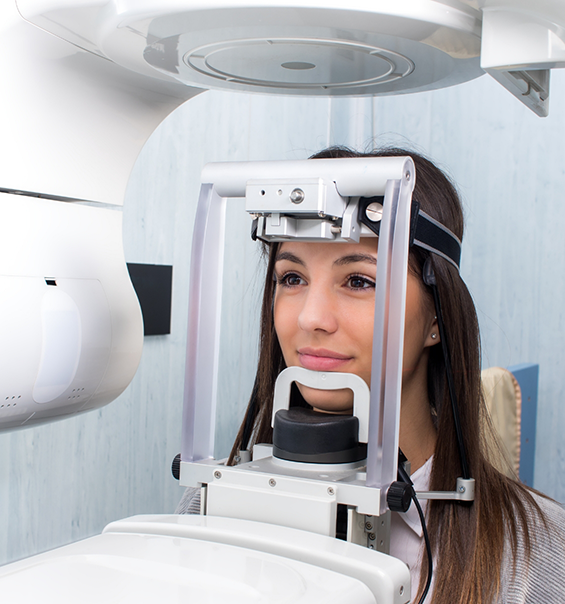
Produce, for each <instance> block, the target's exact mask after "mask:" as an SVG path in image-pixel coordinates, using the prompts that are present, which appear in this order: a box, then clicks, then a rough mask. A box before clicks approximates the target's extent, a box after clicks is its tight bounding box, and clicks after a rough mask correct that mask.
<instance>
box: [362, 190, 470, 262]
mask: <svg viewBox="0 0 565 604" xmlns="http://www.w3.org/2000/svg"><path fill="white" fill-rule="evenodd" d="M375 203H376V204H380V206H381V207H382V205H383V203H384V197H383V196H378V197H360V198H359V214H358V217H357V219H358V221H359V222H360V223H361V224H364V225H365V226H366V227H368V228H369V229H371V231H373V233H375V235H378V234H379V232H380V228H381V222H380V220H379V221H372V220H371V219H370V218H369V216H368V215H367V207H368V206H370V205H371V204H375ZM412 245H417V246H418V247H421V248H424V249H426V250H428V251H430V252H433V253H434V254H438V255H439V256H441V257H442V258H445V260H447V261H448V262H451V264H453V265H454V266H455V268H457V270H459V264H460V262H461V241H459V239H458V237H457V236H456V235H455V234H454V233H452V232H451V231H450V230H449V229H448V228H446V227H444V226H443V224H441V223H440V222H438V221H437V220H435V219H434V218H432V217H431V216H428V214H426V213H425V212H423V211H422V210H420V204H419V203H418V201H416V200H415V199H413V200H412V210H411V220H410V246H412Z"/></svg>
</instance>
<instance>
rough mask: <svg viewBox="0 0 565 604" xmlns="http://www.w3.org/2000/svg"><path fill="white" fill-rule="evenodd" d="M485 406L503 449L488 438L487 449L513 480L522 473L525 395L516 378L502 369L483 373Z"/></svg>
mask: <svg viewBox="0 0 565 604" xmlns="http://www.w3.org/2000/svg"><path fill="white" fill-rule="evenodd" d="M481 380H482V384H483V392H484V395H485V402H486V406H487V410H488V412H489V416H490V420H491V424H492V426H493V428H494V431H495V433H496V435H497V436H498V440H499V446H498V445H497V444H496V443H494V442H492V439H491V438H489V436H488V435H489V430H488V429H487V430H486V431H485V432H486V434H487V448H488V451H489V457H490V458H491V461H492V463H493V465H494V466H495V467H496V468H498V469H499V470H500V471H501V472H503V473H505V474H508V475H509V476H513V477H515V476H518V474H519V471H520V430H521V419H522V418H521V415H522V394H521V391H520V386H519V384H518V382H517V380H516V378H515V377H514V376H513V375H512V373H510V371H508V369H503V368H502V367H489V368H488V369H485V370H483V371H482V372H481Z"/></svg>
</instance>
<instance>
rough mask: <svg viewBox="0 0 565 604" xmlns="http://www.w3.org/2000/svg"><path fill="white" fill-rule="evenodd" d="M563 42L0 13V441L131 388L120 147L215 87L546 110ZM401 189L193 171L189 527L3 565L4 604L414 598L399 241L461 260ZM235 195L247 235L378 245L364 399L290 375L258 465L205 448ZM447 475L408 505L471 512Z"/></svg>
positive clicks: (551, 36)
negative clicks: (495, 89) (479, 93)
mask: <svg viewBox="0 0 565 604" xmlns="http://www.w3.org/2000/svg"><path fill="white" fill-rule="evenodd" d="M564 32H565V8H564V7H563V4H562V2H560V0H536V1H535V2H533V1H531V0H441V1H440V0H438V1H434V0H418V1H413V0H404V1H402V0H398V1H396V2H390V1H385V0H380V1H379V0H371V1H368V0H349V1H348V2H347V3H344V2H343V1H342V0H309V1H306V0H279V1H278V2H277V3H276V4H275V3H273V2H261V1H254V2H250V1H249V0H248V1H247V2H244V1H242V0H223V1H219V0H218V1H214V0H207V1H205V2H204V1H196V0H144V1H140V0H119V1H118V0H85V1H82V0H81V1H77V0H2V2H1V3H0V33H1V35H0V49H1V52H0V73H2V76H3V81H4V82H5V86H4V89H3V97H2V114H1V115H0V121H1V126H2V140H3V145H2V146H1V147H0V225H1V226H0V228H1V229H2V231H1V234H2V236H1V237H0V246H1V251H2V253H1V254H0V309H1V310H2V312H1V313H0V337H1V338H2V343H3V347H2V351H1V352H0V359H1V367H2V376H1V378H0V428H1V429H18V428H25V427H27V426H31V425H34V424H37V423H42V422H46V421H52V420H53V419H60V418H64V417H66V416H70V415H74V414H76V413H80V412H84V411H88V410H89V409H94V408H96V407H100V406H101V405H105V404H107V403H109V402H111V401H112V400H113V399H115V398H116V397H117V396H118V395H119V394H120V393H121V392H122V391H123V390H124V389H125V388H126V387H127V385H128V384H129V382H130V381H131V379H132V378H133V375H134V373H135V370H136V368H137V365H138V363H139V358H140V354H141V345H142V318H141V313H140V310H139V305H138V303H137V300H136V298H135V294H134V291H133V288H132V286H131V283H130V281H129V277H128V274H127V270H126V266H125V262H124V257H123V250H122V242H121V213H120V211H119V209H120V205H121V204H122V202H123V196H124V192H125V187H126V183H127V180H128V177H129V173H130V171H131V168H132V167H133V164H134V162H135V159H136V157H137V154H138V152H139V150H140V149H141V147H142V146H143V144H144V143H145V141H146V139H147V137H148V136H149V135H150V134H151V132H152V131H153V130H154V129H155V128H156V127H157V125H158V124H159V123H160V121H161V120H162V119H163V118H164V117H166V116H167V115H168V114H169V113H170V112H171V111H173V110H174V109H175V108H176V107H177V106H179V105H180V104H181V103H183V102H184V101H186V100H187V99H190V98H191V97H193V96H195V95H197V94H199V93H201V92H203V91H204V90H206V89H209V88H225V89H229V90H234V91H238V90H239V91H246V92H262V93H274V94H301V95H310V96H315V95H330V96H361V95H377V94H401V93H408V92H417V91H422V90H433V89H436V88H441V87H445V86H450V85H454V84H458V83H461V82H464V81H467V80H470V79H472V78H475V77H478V76H480V75H482V74H483V73H485V72H487V73H489V74H490V75H492V76H493V77H494V78H495V79H496V80H497V81H499V82H500V83H501V84H502V85H503V86H505V87H506V88H507V89H508V90H509V91H510V92H512V93H513V94H514V95H515V96H516V97H517V98H518V99H519V100H520V101H522V102H524V103H525V104H526V105H527V106H528V107H530V108H531V109H532V110H533V111H534V112H536V113H537V114H538V115H541V116H543V115H546V114H547V110H548V96H549V73H550V70H551V69H552V68H555V67H563V66H565V33H564ZM414 180H415V173H414V166H413V164H412V161H411V160H410V159H409V158H378V159H376V158H371V159H363V160H358V159H345V160H315V161H314V160H312V161H304V162H273V163H272V162H257V163H246V164H214V165H210V166H208V167H206V168H205V170H204V172H203V175H202V183H203V185H202V190H201V195H200V200H199V204H198V209H197V217H196V224H195V231H194V237H193V253H192V267H191V276H190V278H191V289H190V312H189V334H188V352H187V374H186V387H185V403H184V404H185V408H184V418H183V442H182V453H181V459H180V462H179V470H180V481H181V484H183V485H192V486H199V487H200V488H201V494H202V506H201V507H202V514H201V515H200V516H191V517H188V516H186V517H180V516H147V517H135V518H130V519H126V520H123V521H118V522H115V523H112V524H111V525H109V526H108V527H106V529H105V530H104V532H103V534H101V535H99V536H96V537H93V538H91V539H88V540H85V541H83V542H80V543H76V544H72V545H69V546H66V547H63V548H60V549H57V550H54V551H52V552H48V553H46V554H41V555H39V556H34V557H33V558H30V559H28V560H22V561H20V562H17V563H14V564H10V565H8V566H5V567H4V568H2V569H1V571H0V594H1V595H2V598H3V601H9V602H29V601H31V599H32V598H34V599H35V598H37V595H38V594H40V595H41V599H42V601H57V602H58V603H61V602H71V601H72V602H75V601H77V599H80V601H83V602H100V601H112V599H113V600H115V601H123V602H128V601H132V602H133V601H135V602H136V603H138V602H146V601H147V602H148V601H153V600H155V599H157V598H158V599H159V601H163V600H170V601H173V602H174V601H183V600H184V599H185V598H186V597H192V598H195V599H200V600H203V601H209V602H220V601H221V602H223V601H225V600H226V599H228V598H229V600H230V601H235V602H240V601H241V602H243V601H245V602H249V601H250V600H251V601H257V602H277V601H293V602H305V603H311V602H318V601H322V600H323V601H324V602H325V603H327V602H328V601H331V602H336V603H337V602H350V601H355V602H359V603H365V602H367V603H375V602H376V603H379V604H388V603H392V602H394V603H395V604H406V603H407V602H408V601H409V600H410V577H409V572H408V569H407V568H406V566H405V565H404V564H403V563H402V562H400V561H399V560H396V559H394V558H392V557H390V556H388V555H387V554H386V552H387V551H388V538H389V520H388V518H389V510H390V509H403V508H405V507H406V506H407V505H409V503H410V499H411V498H413V497H415V495H414V493H413V490H411V487H410V486H409V476H408V475H407V472H406V470H405V468H404V467H403V465H402V463H401V464H400V465H399V463H398V422H399V401H400V371H401V363H402V341H403V337H402V336H403V329H404V325H403V317H404V299H405V286H406V285H405V283H406V266H407V257H408V249H409V244H410V243H411V239H413V243H414V244H416V245H422V246H424V247H426V246H427V248H428V249H432V251H434V252H435V253H440V254H442V255H444V256H445V257H446V258H448V259H450V260H451V261H452V262H453V263H454V264H455V265H458V261H459V258H458V246H457V242H454V241H453V237H451V236H450V234H449V233H448V232H447V233H446V232H445V229H443V230H442V228H441V225H438V224H434V221H433V220H430V219H429V217H426V216H425V215H424V214H422V213H421V212H419V211H418V208H417V207H415V209H412V208H413V205H412V199H411V197H412V190H413V186H414ZM232 197H245V198H246V209H247V211H248V212H249V213H250V214H251V215H252V219H253V232H254V236H255V237H257V238H259V239H263V240H267V241H286V240H289V239H299V240H315V241H319V240H323V241H336V244H337V245H339V241H357V240H358V238H359V236H360V235H362V234H364V233H365V234H368V235H371V234H372V235H375V234H376V232H378V235H379V238H380V239H379V270H378V274H377V287H376V304H375V334H374V350H373V367H372V383H371V389H370V391H369V389H368V388H367V386H366V384H365V383H364V382H363V381H362V380H361V379H360V378H359V379H358V378H356V377H355V376H352V375H340V374H335V373H317V372H310V371H306V370H302V369H297V368H290V369H288V370H286V371H285V372H283V373H282V374H281V376H280V377H279V380H278V382H277V388H276V395H275V402H274V411H273V427H274V432H275V435H274V444H273V447H270V446H255V448H254V451H253V458H252V459H245V458H244V459H242V463H240V464H239V465H237V466H234V467H227V466H225V465H223V464H222V462H221V461H216V460H214V459H213V441H214V418H215V397H216V392H215V389H216V386H215V384H216V378H217V372H218V338H219V317H220V313H219V305H220V300H221V286H220V276H221V270H222V266H221V265H222V261H223V260H222V259H223V254H222V250H223V232H224V212H225V206H226V204H227V203H229V199H230V198H232ZM412 219H413V221H414V225H415V228H411V220H412ZM377 225H378V227H377ZM414 225H413V226H414ZM430 233H431V234H430ZM440 240H441V241H440ZM211 274H212V275H213V274H216V275H217V276H218V279H212V280H211V279H209V278H208V277H209V276H210V275H211ZM205 277H206V287H203V281H202V280H203V279H204V278H205ZM427 277H428V278H429V279H430V283H433V275H428V276H427ZM443 340H444V338H442V342H443ZM293 382H299V383H304V384H306V385H311V386H313V387H317V388H330V389H331V388H343V387H344V386H345V387H348V388H350V389H351V390H352V391H353V392H354V415H353V417H352V418H348V419H346V420H345V421H346V422H348V424H347V426H345V424H342V423H338V424H337V426H336V425H333V422H334V421H337V422H342V421H344V420H343V419H342V418H338V419H337V420H332V421H322V422H317V420H316V421H315V422H312V421H311V420H312V418H311V417H304V416H303V415H302V416H301V415H300V413H302V412H300V413H299V414H297V413H296V411H293V410H292V409H288V408H287V407H288V401H289V390H290V385H291V383H293ZM453 403H454V405H455V406H456V401H453ZM325 419H327V418H325ZM305 423H308V426H307V428H304V424H305ZM314 424H315V425H314ZM318 424H319V425H318ZM300 430H302V432H300ZM332 430H334V432H335V433H336V434H339V435H340V436H341V438H342V440H340V439H336V443H338V445H339V446H336V447H333V448H330V449H328V448H326V449H324V448H320V443H319V442H318V441H316V437H315V434H318V433H321V432H323V431H330V432H331V431H332ZM297 431H298V432H297ZM297 433H298V434H309V435H314V436H312V438H313V439H314V441H313V442H310V443H309V444H308V439H304V438H303V437H302V436H300V437H298V438H297V437H296V434H297ZM343 435H346V437H344V436H343ZM347 435H349V436H347ZM321 440H323V439H321ZM330 440H331V439H330ZM304 442H306V443H307V444H308V446H307V447H306V448H304V446H303V444H304ZM340 443H341V444H340ZM365 445H366V447H365ZM464 459H465V456H464V451H461V461H462V468H463V472H462V473H463V476H462V477H461V478H460V479H458V480H457V483H456V484H454V485H453V489H454V490H453V492H449V493H418V494H417V495H418V497H417V498H419V499H424V498H433V497H435V498H451V499H460V500H466V501H469V500H472V498H473V480H472V477H471V476H469V475H468V472H467V471H466V470H465V465H466V464H465V463H464ZM398 477H400V478H401V480H400V481H398V480H397V478H398ZM397 483H398V484H397ZM407 484H408V486H406V485H407ZM344 513H345V517H346V522H345V527H346V528H345V530H344V534H343V535H342V537H343V538H344V539H336V525H337V520H338V516H340V514H341V515H342V516H343V514H344ZM372 550H373V551H372ZM374 550H377V551H374ZM379 550H380V551H379ZM50 598H51V600H50Z"/></svg>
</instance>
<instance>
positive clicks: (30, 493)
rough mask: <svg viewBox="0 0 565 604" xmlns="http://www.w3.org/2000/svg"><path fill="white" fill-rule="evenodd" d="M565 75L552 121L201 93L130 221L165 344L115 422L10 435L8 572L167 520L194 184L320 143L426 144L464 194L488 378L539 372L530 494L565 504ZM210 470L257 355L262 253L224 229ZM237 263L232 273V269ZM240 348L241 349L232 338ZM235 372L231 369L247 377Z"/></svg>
mask: <svg viewBox="0 0 565 604" xmlns="http://www.w3.org/2000/svg"><path fill="white" fill-rule="evenodd" d="M564 108H565V73H562V72H557V73H555V74H554V75H553V86H552V103H551V114H550V117H549V118H547V119H545V120H542V119H539V118H537V117H535V116H534V115H533V114H530V113H529V112H528V111H527V110H526V109H525V108H523V107H522V106H521V105H520V104H519V103H518V102H517V101H516V100H515V99H514V98H513V97H512V96H511V95H510V94H509V93H507V92H506V91H505V90H503V89H502V88H499V86H498V85H497V84H496V83H495V82H494V81H491V80H490V79H489V78H488V77H484V78H481V79H479V80H476V81H474V82H470V83H468V84H465V85H462V86H459V87H458V88H453V89H449V90H444V91H437V92H433V93H422V94H418V95H412V96H405V97H390V98H379V99H351V100H340V101H330V100H325V99H316V100H313V99H296V98H270V97H264V96H248V95H235V94H228V93H219V92H208V93H205V94H202V95H200V96H199V97H196V98H195V99H192V100H191V101H189V102H188V103H187V104H186V105H185V106H183V107H181V108H179V109H178V110H177V111H176V112H175V113H174V114H173V115H171V116H170V117H169V118H168V119H167V120H165V122H164V123H163V124H162V126H161V127H160V128H159V129H158V130H157V131H156V132H155V133H154V135H153V136H152V137H151V139H150V140H149V141H148V143H147V145H146V147H145V148H144V150H143V152H142V153H141V155H140V157H139V160H138V162H137V165H136V167H135V170H134V172H133V174H132V178H131V181H130V187H129V190H128V194H127V199H126V203H125V208H124V245H125V250H126V258H127V260H128V261H130V262H147V263H162V264H172V265H173V267H174V269H173V271H174V272H173V313H172V334H171V335H169V336H155V337H150V338H146V339H145V348H144V352H143V358H142V362H141V366H140V369H139V371H138V373H137V375H136V377H135V379H134V381H133V383H132V385H131V386H130V387H129V388H128V390H127V391H126V392H125V393H124V394H123V395H122V396H121V397H120V398H119V399H118V400H117V401H115V402H114V403H112V404H111V405H109V406H108V407H106V408H104V409H102V410H99V411H95V412H92V413H90V414H87V415H85V416H82V417H78V418H75V419H72V420H67V421H64V422H59V423H56V424H52V425H48V426H43V427H39V428H31V429H28V430H25V431H21V432H15V433H8V434H0V460H1V462H0V510H2V514H1V515H0V535H1V536H2V539H0V562H5V561H9V560H14V559H17V558H20V557H22V556H26V555H29V554H32V553H34V552H37V551H42V550H45V549H48V548H51V547H55V546H57V545H60V544H63V543H67V542H69V541H72V540H76V539H79V538H83V537H86V536H88V535H92V534H95V533H96V532H99V531H100V530H101V529H102V528H103V526H104V525H105V524H106V523H107V522H109V521H111V520H114V519H117V518H120V517H124V516H127V515H131V514H135V513H142V512H156V513H161V512H170V511H172V510H173V509H174V507H175V504H176V502H177V500H178V498H179V497H180V494H181V488H180V487H179V486H178V485H177V483H176V481H174V480H173V478H172V477H171V476H170V472H169V466H170V461H171V460H172V458H173V456H174V455H175V454H176V453H177V452H178V451H179V450H180V449H179V447H180V417H181V411H182V410H181V403H182V389H183V370H184V355H185V331H186V311H187V299H188V267H189V261H190V241H191V229H192V222H193V219H194V212H195V201H196V198H197V194H198V188H199V174H200V170H201V168H202V166H203V165H204V164H205V163H206V162H208V161H216V160H247V159H250V160H255V159H295V158H296V159H300V158H304V157H307V156H308V155H309V154H311V153H313V152H315V151H316V150H319V149H321V148H323V147H325V146H327V145H328V144H349V145H352V146H355V147H357V148H361V149H363V148H366V147H367V148H368V147H371V146H373V144H375V143H377V144H379V143H390V142H393V143H399V144H404V145H406V144H412V145H416V146H417V148H418V149H420V150H422V151H424V152H426V153H427V154H429V155H430V156H431V157H432V158H434V159H435V160H437V161H438V162H439V163H440V165H441V166H442V167H444V168H445V169H447V170H448V171H449V173H450V174H451V175H452V177H453V178H454V180H455V181H456V182H457V183H458V184H459V187H460V190H461V192H462V195H463V198H464V201H465V206H466V211H467V219H468V230H467V235H466V240H465V244H464V252H463V270H462V272H463V276H464V278H465V279H466V281H467V282H468V284H469V286H470V289H471V291H472V293H473V295H474V297H475V301H476V304H477V307H478V310H479V317H480V320H481V327H482V332H483V344H484V363H485V366H486V365H495V364H496V365H503V366H506V365H510V364H513V363H517V362H522V361H536V362H539V363H540V365H541V370H540V400H539V418H538V447H537V464H536V483H535V484H536V486H537V487H538V488H540V489H541V490H544V491H546V492H548V493H549V494H550V495H552V496H554V497H556V498H557V499H560V500H561V501H564V500H565V446H564V445H563V438H562V434H563V433H565V411H562V409H561V400H562V399H563V398H564V396H563V395H564V392H563V390H564V385H565V380H564V378H563V373H564V372H563V369H562V368H563V367H564V366H565V362H564V361H565V347H564V346H563V345H562V341H563V338H564V336H565V331H564V321H565V313H564V312H563V311H562V306H561V304H562V300H565V278H564V277H565V270H564V269H565V267H564V263H565V261H564V260H563V258H564V256H565V237H563V235H562V230H563V227H562V224H563V223H565V208H563V191H564V190H565V160H563V157H562V155H563V148H564V144H563V138H564V136H565V111H564V110H563V109H564ZM229 224H230V225H231V226H232V227H233V228H232V232H233V233H235V235H234V236H233V237H231V238H230V239H229V240H228V243H227V257H228V258H229V259H230V262H231V268H230V266H227V267H226V268H227V270H226V278H225V286H226V290H227V291H228V293H229V298H228V302H229V304H227V305H226V307H225V308H224V315H223V322H224V327H225V330H224V337H223V340H222V367H223V371H222V376H223V378H222V381H221V383H220V397H221V400H222V404H221V409H220V411H219V414H218V443H217V452H218V454H225V453H226V452H227V450H228V449H229V445H230V441H231V440H232V438H233V434H234V431H235V429H236V426H237V423H238V419H239V417H240V416H241V413H242V409H243V407H244V406H245V398H246V396H247V392H246V390H247V386H246V383H247V382H248V381H249V380H250V379H251V377H252V370H253V364H254V355H255V348H256V333H255V331H254V326H255V318H256V312H257V311H256V306H253V304H251V302H248V301H249V300H251V299H253V296H254V294H255V295H256V293H257V291H258V289H259V286H260V278H258V277H256V276H255V275H256V270H255V266H256V264H255V263H256V248H255V246H254V245H253V244H251V243H250V241H249V237H248V230H247V229H248V226H247V225H246V224H245V222H241V219H240V218H238V217H237V214H236V213H233V214H230V220H229ZM234 258H235V259H237V262H235V263H234V262H233V259H234ZM240 334H244V338H243V339H242V338H240V337H239V336H240ZM240 360H242V361H243V367H239V366H238V364H239V361H240Z"/></svg>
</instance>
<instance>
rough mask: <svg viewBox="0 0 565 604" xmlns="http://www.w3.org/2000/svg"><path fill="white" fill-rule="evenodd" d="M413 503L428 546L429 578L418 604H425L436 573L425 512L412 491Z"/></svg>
mask: <svg viewBox="0 0 565 604" xmlns="http://www.w3.org/2000/svg"><path fill="white" fill-rule="evenodd" d="M412 501H413V502H414V505H415V506H416V509H417V510H418V516H420V522H421V524H422V532H423V533H424V543H425V544H426V554H427V555H428V577H427V579H426V585H425V587H424V591H423V592H422V596H421V598H420V600H419V602H418V604H424V600H425V599H426V596H427V595H428V591H429V589H430V585H431V584H432V575H433V572H434V563H433V561H432V546H431V544H430V538H429V537H428V529H427V528H426V519H425V518H424V512H423V511H422V508H421V506H420V502H419V501H418V498H417V497H416V492H415V491H414V489H412Z"/></svg>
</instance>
